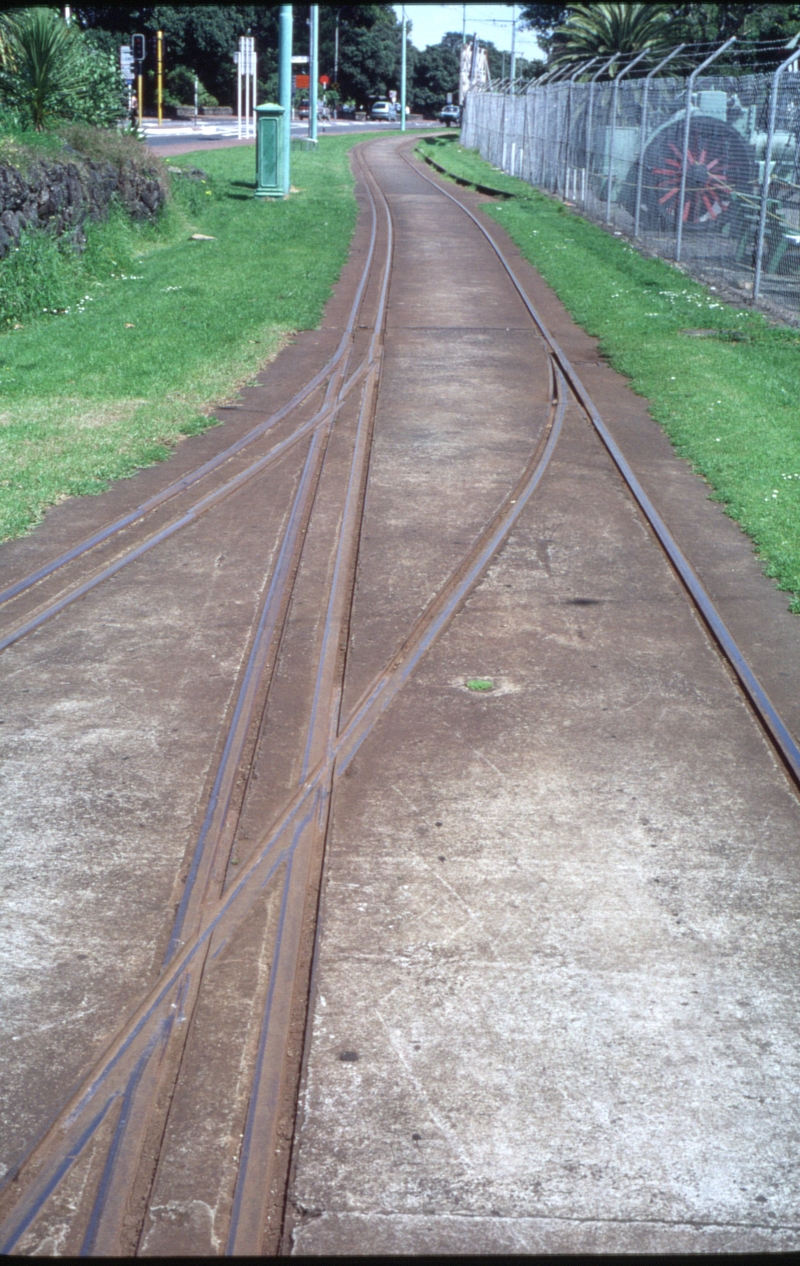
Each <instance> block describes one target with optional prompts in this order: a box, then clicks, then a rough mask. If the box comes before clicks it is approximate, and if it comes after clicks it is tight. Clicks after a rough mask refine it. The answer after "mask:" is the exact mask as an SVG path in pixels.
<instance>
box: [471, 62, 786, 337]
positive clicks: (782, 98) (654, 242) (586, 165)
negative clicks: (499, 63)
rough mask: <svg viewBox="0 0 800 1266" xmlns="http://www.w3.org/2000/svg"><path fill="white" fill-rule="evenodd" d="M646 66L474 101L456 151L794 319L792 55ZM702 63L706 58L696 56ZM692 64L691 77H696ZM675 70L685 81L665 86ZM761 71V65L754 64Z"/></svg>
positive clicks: (479, 95) (591, 67)
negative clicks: (729, 63) (748, 66)
mask: <svg viewBox="0 0 800 1266" xmlns="http://www.w3.org/2000/svg"><path fill="white" fill-rule="evenodd" d="M727 48H728V45H723V46H722V47H721V48H720V49H716V50H713V51H711V52H709V53H708V56H701V55H697V54H696V55H695V56H694V58H693V59H689V58H688V57H687V51H686V50H684V49H683V48H682V47H679V48H677V49H675V50H673V51H672V52H670V53H669V54H667V55H665V56H663V57H661V58H660V59H659V60H658V61H657V62H656V64H655V65H653V61H656V59H655V58H653V59H651V60H650V64H649V65H648V58H647V56H646V55H645V54H641V55H638V56H634V55H630V56H629V57H628V58H623V59H621V60H620V59H617V61H616V64H615V65H614V66H612V67H611V68H610V71H611V73H613V74H614V78H613V79H609V78H608V73H609V66H608V63H606V65H605V66H603V65H602V64H600V63H599V62H597V64H594V63H589V64H588V65H584V67H583V68H582V69H581V68H579V69H577V70H576V69H575V68H573V69H572V72H571V74H570V77H569V78H566V77H565V78H562V79H560V80H559V81H557V82H552V81H550V82H547V78H548V77H547V76H544V77H543V78H542V79H540V80H539V81H536V82H534V83H532V84H529V85H524V86H523V89H522V90H521V91H515V89H517V88H518V85H513V84H502V85H500V86H499V88H498V85H488V86H487V87H486V88H485V89H484V90H482V91H481V90H472V91H470V92H469V94H468V95H467V98H466V102H465V109H464V118H463V122H462V129H461V137H462V144H464V145H465V146H467V147H469V148H474V149H477V150H479V152H480V154H481V155H482V157H483V158H485V159H487V160H488V161H489V162H490V163H493V164H494V165H495V166H496V167H499V168H501V169H502V170H503V171H505V172H508V173H509V174H511V175H514V176H520V177H521V178H522V179H523V180H526V181H528V182H529V183H530V184H532V185H535V186H537V187H539V188H541V189H546V190H549V191H550V192H552V193H554V194H557V195H558V196H559V197H560V198H562V199H564V200H565V201H566V202H568V203H571V204H573V205H575V206H576V207H577V208H578V209H579V210H580V211H581V212H582V213H583V214H585V215H586V216H587V217H589V218H590V219H593V220H596V221H598V222H599V223H602V224H606V225H610V226H613V227H614V228H615V229H616V230H617V231H618V232H621V233H624V234H626V235H628V236H630V237H631V238H633V239H635V240H639V241H640V242H641V243H643V245H644V246H645V247H646V248H647V249H648V250H650V251H652V252H653V253H654V254H657V255H660V256H662V257H663V258H664V259H669V260H677V261H680V262H681V264H682V265H683V266H685V267H686V269H687V270H688V271H690V272H692V273H693V274H695V275H696V276H698V277H700V278H701V279H702V280H704V281H705V282H708V283H710V284H713V285H716V286H717V288H718V289H719V290H720V291H723V292H727V297H730V298H734V297H735V298H737V299H738V301H739V302H742V301H744V300H750V301H753V300H755V301H758V302H759V304H760V305H762V306H764V307H765V308H766V309H768V310H770V311H772V312H773V313H774V314H775V315H777V316H780V317H783V318H784V319H787V320H790V321H791V322H792V323H793V324H794V323H797V321H798V317H799V316H800V73H798V68H799V67H800V53H799V52H798V51H797V50H793V51H792V52H789V50H787V49H786V48H785V47H784V48H781V49H780V50H774V51H773V54H774V55H773V56H772V58H771V59H770V60H771V61H772V63H774V64H773V65H770V66H769V68H768V69H766V70H763V69H759V70H758V71H757V72H754V73H740V69H741V68H740V67H725V70H724V73H723V72H722V71H720V72H719V73H716V74H715V73H713V71H714V70H715V69H716V67H713V62H714V61H716V60H717V58H718V57H719V58H720V63H719V64H720V65H722V66H725V59H724V53H725V50H726V49H727ZM704 52H708V50H704ZM692 60H693V61H694V63H695V69H692ZM670 61H673V65H677V66H679V67H680V69H681V71H682V72H685V73H682V74H680V75H677V74H675V73H674V72H673V73H670V72H671V71H672V69H673V68H672V67H671V66H670V65H669V62H670ZM762 62H763V57H762Z"/></svg>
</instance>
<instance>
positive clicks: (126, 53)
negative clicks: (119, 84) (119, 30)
mask: <svg viewBox="0 0 800 1266" xmlns="http://www.w3.org/2000/svg"><path fill="white" fill-rule="evenodd" d="M119 70H120V74H121V75H122V78H123V79H124V80H125V82H126V84H128V86H130V85H131V84H132V83H133V81H134V79H135V78H136V76H135V75H134V73H133V53H132V52H131V46H130V44H123V45H122V46H121V48H120V50H119Z"/></svg>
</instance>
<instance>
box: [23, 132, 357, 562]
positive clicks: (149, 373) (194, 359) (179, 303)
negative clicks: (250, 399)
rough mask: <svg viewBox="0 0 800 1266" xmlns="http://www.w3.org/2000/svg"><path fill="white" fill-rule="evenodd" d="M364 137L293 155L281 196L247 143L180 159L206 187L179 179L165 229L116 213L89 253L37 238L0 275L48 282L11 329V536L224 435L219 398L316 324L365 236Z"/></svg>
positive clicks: (92, 230)
mask: <svg viewBox="0 0 800 1266" xmlns="http://www.w3.org/2000/svg"><path fill="white" fill-rule="evenodd" d="M360 139H363V138H362V137H324V138H323V139H322V140H321V142H320V145H319V149H318V151H317V152H309V153H305V152H302V151H301V152H293V170H292V179H293V183H294V184H295V186H297V187H298V189H299V192H298V193H297V194H294V195H292V197H291V198H289V199H287V200H276V201H272V200H258V201H257V200H256V199H255V198H254V197H253V189H254V165H255V164H254V152H253V149H252V148H251V147H236V148H231V149H224V150H216V151H214V152H212V153H208V152H206V153H203V154H202V155H197V154H193V155H183V156H181V158H179V159H176V160H174V165H176V166H185V167H187V168H190V167H193V166H195V165H196V164H197V165H201V166H202V168H203V170H204V171H205V172H207V173H208V179H207V180H205V181H203V180H199V179H192V178H190V177H188V176H187V177H185V176H177V175H176V176H175V177H174V178H173V182H172V187H173V196H172V199H171V202H170V204H169V205H168V207H167V209H166V211H165V212H164V214H163V216H162V217H161V219H160V220H159V222H158V223H157V224H155V225H149V226H141V225H138V226H137V225H132V224H131V223H130V221H128V220H127V219H126V217H124V216H123V215H122V214H121V213H120V214H116V213H115V214H113V215H112V216H111V217H110V219H109V221H107V222H106V223H104V224H98V225H91V226H89V229H88V232H87V236H88V243H87V247H86V250H85V252H84V254H83V255H82V256H80V257H75V256H70V255H68V254H66V253H64V252H63V251H62V250H60V248H58V247H56V245H55V244H54V243H53V242H50V241H48V240H47V239H44V240H43V239H42V235H39V236H38V237H37V240H36V242H35V243H33V244H31V245H28V244H26V246H25V248H24V249H23V250H21V252H20V255H21V256H22V259H21V260H20V262H19V263H18V264H17V263H15V262H14V261H16V260H17V258H18V257H17V256H12V257H11V261H9V260H6V261H4V262H3V264H2V265H0V295H5V294H6V293H10V291H11V290H13V285H14V280H13V278H14V271H15V268H17V269H19V270H20V272H21V271H23V269H24V268H28V269H29V270H38V275H40V276H41V286H42V290H41V294H42V302H41V303H40V304H38V305H37V306H38V307H39V309H40V311H39V312H38V313H37V314H36V315H35V316H33V315H30V316H28V317H27V318H26V319H24V320H23V321H21V322H19V321H18V322H15V323H16V324H21V325H22V327H23V328H22V329H14V328H9V329H7V332H5V333H3V334H0V539H3V538H8V537H12V536H17V535H20V534H21V533H23V532H25V531H27V530H28V529H29V528H30V527H31V525H32V524H34V523H35V522H36V521H37V520H38V519H39V518H40V517H41V515H42V512H43V510H44V509H45V507H46V506H48V505H50V504H53V503H54V502H56V501H58V500H61V499H63V498H64V497H66V496H74V495H76V494H81V493H92V492H100V491H102V490H103V488H105V487H106V486H107V484H108V482H109V480H112V479H116V478H120V477H122V476H126V475H130V474H132V473H133V472H134V471H135V470H136V469H138V468H139V467H141V466H143V465H147V464H149V463H151V462H153V461H157V460H160V459H162V458H164V457H166V456H168V454H169V452H170V450H171V447H172V446H174V444H175V443H176V442H178V440H179V438H180V436H181V435H186V434H192V433H194V432H196V431H199V430H202V429H203V428H205V427H207V426H209V425H214V420H213V419H210V418H209V417H208V412H209V410H210V407H211V406H212V404H213V403H215V402H217V403H218V402H220V401H222V400H225V399H230V398H231V396H232V395H233V394H234V393H235V392H236V390H237V388H239V387H240V386H241V385H243V384H244V383H246V382H247V381H250V380H252V378H253V377H254V375H255V373H256V372H257V371H258V369H259V368H260V367H261V366H262V365H263V364H264V363H265V362H267V361H268V360H269V359H271V358H272V357H273V356H274V355H275V354H276V352H277V351H278V350H279V349H280V347H281V346H283V344H284V343H285V342H286V340H287V339H288V338H289V337H290V336H291V334H292V332H293V331H296V330H301V329H309V328H314V327H315V326H316V325H317V324H318V323H319V320H320V317H321V315H322V310H323V308H324V305H325V302H326V301H327V299H328V297H329V296H330V293H331V290H332V287H333V285H334V283H335V281H336V279H337V277H338V275H339V272H340V270H341V268H342V265H343V263H344V261H345V259H346V257H347V252H348V248H349V244H350V238H351V236H352V231H353V228H354V226H355V219H356V210H357V208H356V202H355V198H354V195H353V183H354V182H353V177H352V174H351V172H350V166H349V157H348V152H347V151H348V150H349V149H350V147H351V146H352V145H353V144H354V143H355V142H356V141H357V140H360ZM195 232H199V233H202V234H205V235H206V236H207V237H209V238H212V239H213V240H210V241H192V240H191V235H192V234H193V233H195ZM9 263H10V266H9ZM78 283H79V284H78ZM45 307H46V308H48V309H50V311H48V312H47V313H44V312H42V311H41V309H42V308H45ZM53 308H56V309H62V311H60V312H57V313H55V314H54V313H53V312H52V309H53Z"/></svg>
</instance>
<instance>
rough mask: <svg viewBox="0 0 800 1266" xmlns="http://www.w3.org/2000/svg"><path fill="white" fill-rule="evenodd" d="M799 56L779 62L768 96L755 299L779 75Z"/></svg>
mask: <svg viewBox="0 0 800 1266" xmlns="http://www.w3.org/2000/svg"><path fill="white" fill-rule="evenodd" d="M799 56H800V54H799V53H798V51H797V49H796V48H795V49H793V51H792V55H791V57H787V58H786V61H785V62H781V64H780V66H779V67H778V69H777V70H776V71H775V74H774V75H773V76H772V88H771V90H770V94H769V123H768V125H767V148H766V149H765V151H764V178H763V180H762V182H761V209H760V211H759V213H758V236H757V238H756V274H755V277H754V278H753V298H754V299H757V298H758V294H759V291H760V289H761V268H762V264H761V256H762V255H763V253H764V232H765V230H766V227H767V198H768V195H769V185H770V179H771V175H772V173H771V171H770V168H771V166H772V145H773V142H774V140H775V113H776V111H777V108H778V85H779V81H780V78H781V75H782V74H783V72H784V71H785V70H788V68H789V67H790V66H791V64H792V62H796V61H797V59H798V57H799Z"/></svg>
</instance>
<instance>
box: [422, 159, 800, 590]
mask: <svg viewBox="0 0 800 1266" xmlns="http://www.w3.org/2000/svg"><path fill="white" fill-rule="evenodd" d="M427 144H429V143H426V142H423V145H427ZM433 154H434V157H435V158H436V161H437V162H440V163H442V165H444V166H447V167H448V169H449V170H451V171H453V172H454V173H455V174H457V175H459V176H461V177H463V178H465V179H472V180H473V181H476V182H479V183H483V184H494V185H496V186H497V187H498V188H499V187H502V188H504V189H508V190H509V192H514V191H515V192H518V193H519V194H520V195H521V196H520V197H519V199H517V198H515V199H513V200H511V201H508V202H503V203H496V204H493V205H491V206H490V207H488V208H487V210H488V214H489V215H491V216H493V217H494V218H495V219H496V220H497V221H498V223H500V224H502V225H503V227H504V228H505V229H506V231H507V232H508V233H509V235H510V236H511V237H512V238H513V240H514V241H515V242H516V243H517V245H518V246H519V248H520V250H521V251H522V253H523V255H524V256H525V258H526V259H528V260H530V262H531V263H532V264H534V265H535V267H536V268H537V269H538V270H539V272H540V273H541V274H542V276H543V277H544V279H545V281H547V282H548V283H549V284H550V285H551V286H552V287H553V289H554V290H555V292H556V294H557V295H558V296H559V298H560V299H561V300H562V302H563V303H564V304H565V306H566V308H567V309H568V311H569V312H570V313H571V315H572V316H573V317H574V319H575V320H576V321H577V322H578V324H579V325H581V326H582V327H583V328H584V329H585V330H586V331H587V333H589V334H592V335H594V336H596V337H597V338H598V339H599V340H600V349H601V351H602V353H603V355H604V356H606V357H607V359H608V360H609V362H610V364H612V365H613V366H614V368H615V369H617V370H619V372H620V373H622V374H625V375H626V376H627V377H628V378H629V379H630V382H631V386H632V387H633V389H634V391H636V392H638V393H639V394H640V395H642V396H645V397H646V398H647V400H648V401H649V406H650V412H651V414H652V416H653V417H654V418H655V419H656V421H658V422H659V423H660V424H661V425H662V426H663V427H664V429H665V431H666V432H667V434H668V435H669V437H670V439H671V441H672V443H673V445H674V447H675V449H676V451H677V452H678V453H679V454H680V456H681V457H684V458H686V459H687V460H688V461H689V462H690V463H691V465H692V466H693V468H694V469H695V470H696V471H697V472H698V473H699V474H701V475H702V476H703V477H704V478H705V479H706V480H707V481H708V483H709V485H710V486H711V490H712V492H711V495H712V496H713V497H714V498H715V499H716V500H719V501H721V502H722V503H723V505H724V507H725V509H726V511H727V513H728V514H729V515H730V516H731V518H733V519H735V520H736V521H737V522H738V523H739V524H740V525H741V527H742V528H743V529H744V531H745V532H747V534H748V535H749V536H750V537H751V539H752V540H753V542H754V544H755V546H756V549H757V551H758V554H759V556H760V557H761V559H762V561H763V563H764V567H765V571H766V573H767V575H768V576H771V577H772V578H773V579H774V580H775V581H776V583H777V585H778V587H779V588H780V589H783V590H786V591H788V592H789V593H790V594H791V595H792V598H791V603H790V608H791V610H793V611H795V612H800V404H799V402H800V332H798V331H796V330H792V329H788V328H785V327H776V326H773V325H770V324H769V323H768V322H767V321H766V320H765V319H764V317H762V316H761V315H760V314H759V313H757V312H753V311H750V310H746V311H745V310H742V309H739V308H734V307H731V306H729V305H728V304H726V303H723V302H722V301H721V300H720V299H719V298H718V297H717V296H716V294H715V293H714V292H713V291H712V290H710V289H708V288H707V287H705V286H702V285H700V284H699V283H697V282H695V281H693V280H691V279H690V278H689V277H687V276H686V274H685V273H683V272H682V271H681V270H679V269H678V268H675V267H673V266H671V265H670V264H667V263H665V262H663V261H661V260H657V259H646V258H644V257H643V256H642V255H640V254H639V253H638V251H636V250H634V249H633V248H632V247H631V246H630V245H628V244H627V243H626V242H625V241H622V240H620V239H619V238H615V237H613V236H611V235H610V234H609V233H606V232H605V231H604V230H603V229H601V228H598V227H597V226H596V225H594V224H590V223H589V222H588V221H586V220H584V219H582V218H581V217H580V216H577V215H575V214H573V213H570V212H568V211H567V210H566V208H564V207H563V206H561V204H560V203H558V202H555V201H554V200H553V199H551V198H547V197H545V196H543V195H542V194H539V193H537V192H536V191H534V190H531V188H530V186H528V185H526V184H525V183H524V182H522V181H519V180H516V179H514V178H512V177H509V176H503V175H502V174H501V173H496V172H495V171H494V169H493V168H491V167H490V166H489V164H488V163H485V162H483V161H482V160H481V159H480V157H479V156H478V155H477V154H476V153H475V152H473V151H467V150H464V149H462V148H461V147H460V145H459V144H450V145H448V144H447V143H446V142H445V143H444V144H439V145H437V146H436V147H435V148H434V150H433ZM443 155H444V157H443ZM501 182H502V183H501ZM690 329H695V330H696V329H702V330H708V331H711V332H712V333H711V334H710V336H707V337H693V336H690V335H688V334H686V333H684V332H683V331H685V330H690Z"/></svg>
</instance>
